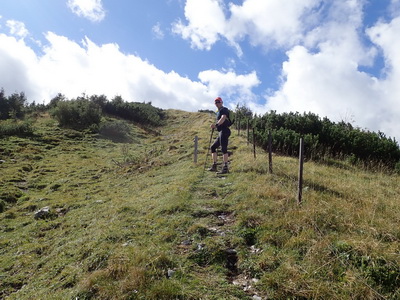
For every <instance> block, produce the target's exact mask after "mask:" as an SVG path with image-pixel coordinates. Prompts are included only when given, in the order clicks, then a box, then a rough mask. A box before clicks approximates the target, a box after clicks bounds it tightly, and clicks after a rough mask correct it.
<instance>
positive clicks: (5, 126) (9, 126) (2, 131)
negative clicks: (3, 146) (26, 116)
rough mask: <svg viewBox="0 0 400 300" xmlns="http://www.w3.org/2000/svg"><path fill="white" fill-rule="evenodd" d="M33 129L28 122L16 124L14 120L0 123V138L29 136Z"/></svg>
mask: <svg viewBox="0 0 400 300" xmlns="http://www.w3.org/2000/svg"><path fill="white" fill-rule="evenodd" d="M32 134H33V128H32V125H31V123H30V122H28V121H24V122H17V121H15V120H11V119H8V120H5V121H0V138H2V137H5V136H30V135H32Z"/></svg>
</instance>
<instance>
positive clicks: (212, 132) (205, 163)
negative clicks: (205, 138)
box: [203, 128, 214, 171]
mask: <svg viewBox="0 0 400 300" xmlns="http://www.w3.org/2000/svg"><path fill="white" fill-rule="evenodd" d="M213 134H214V128H212V129H211V135H210V142H209V143H208V148H207V156H206V159H205V161H204V168H203V171H204V170H205V169H206V165H207V158H208V155H209V153H210V147H211V141H212V137H213Z"/></svg>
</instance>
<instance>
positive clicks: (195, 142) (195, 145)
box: [194, 135, 199, 164]
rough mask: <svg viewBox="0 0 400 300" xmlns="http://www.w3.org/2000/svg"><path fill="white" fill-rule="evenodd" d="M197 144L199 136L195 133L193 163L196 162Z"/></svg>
mask: <svg viewBox="0 0 400 300" xmlns="http://www.w3.org/2000/svg"><path fill="white" fill-rule="evenodd" d="M198 144H199V137H198V136H197V135H196V136H195V137H194V163H195V164H197V153H198V152H197V151H198V150H197V149H198Z"/></svg>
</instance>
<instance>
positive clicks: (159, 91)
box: [0, 32, 258, 111]
mask: <svg viewBox="0 0 400 300" xmlns="http://www.w3.org/2000/svg"><path fill="white" fill-rule="evenodd" d="M46 39H47V41H48V44H47V45H46V46H45V47H44V48H43V49H42V51H43V53H44V54H43V55H41V56H38V55H37V54H35V53H34V51H33V50H32V49H31V48H30V47H29V46H28V45H27V44H25V42H24V41H23V40H17V39H15V38H14V37H9V36H7V35H5V34H0V78H6V80H2V84H3V86H2V87H3V88H4V89H5V92H6V93H12V92H20V91H23V92H25V94H26V95H27V98H28V100H29V101H36V102H39V103H42V102H45V103H48V102H49V101H50V100H51V99H52V98H53V97H54V96H56V95H57V94H58V93H62V94H64V95H65V96H67V97H68V98H75V97H77V96H80V95H81V94H82V93H85V94H87V95H94V94H96V95H101V94H104V95H106V96H107V97H108V98H109V99H111V98H113V97H114V96H116V95H120V96H122V97H123V99H125V100H126V101H139V102H143V101H145V102H148V101H151V102H152V103H153V105H155V106H157V107H160V108H176V109H182V110H187V111H197V110H199V109H210V108H214V105H213V99H214V98H215V97H216V95H221V93H224V92H226V93H227V92H228V91H229V92H230V93H236V94H240V95H244V94H247V93H249V89H251V87H252V86H253V85H256V84H257V82H258V80H257V78H256V75H255V74H248V75H243V76H242V75H236V74H234V73H233V72H228V73H226V74H221V73H219V72H213V71H212V70H210V71H207V72H204V73H201V74H200V75H199V76H200V77H201V78H202V80H203V82H196V81H192V80H190V79H188V78H186V77H182V76H180V75H179V74H177V73H176V72H174V71H172V72H169V73H165V72H163V71H161V70H159V69H157V68H156V67H155V66H154V65H152V64H150V63H149V62H147V61H144V60H142V59H141V58H140V57H137V56H135V55H129V54H124V53H122V52H121V51H120V50H119V47H118V45H116V44H105V45H96V44H95V43H93V42H92V41H91V40H90V39H88V38H86V39H85V40H84V41H82V43H80V44H78V43H76V42H74V41H71V40H69V39H68V38H66V37H63V36H59V35H56V34H55V33H51V32H49V33H47V34H46ZM222 77H225V78H222ZM221 79H224V80H225V81H229V83H228V82H227V83H226V84H228V85H229V89H228V88H227V87H226V85H225V84H219V83H218V84H217V83H215V81H219V80H221ZM235 91H236V92H235ZM227 103H229V101H227Z"/></svg>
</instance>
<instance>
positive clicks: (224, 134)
mask: <svg viewBox="0 0 400 300" xmlns="http://www.w3.org/2000/svg"><path fill="white" fill-rule="evenodd" d="M214 102H215V106H216V107H217V108H218V111H217V123H215V124H212V125H211V128H212V129H217V131H218V137H217V138H216V140H215V141H214V143H213V144H212V145H211V156H212V159H213V165H212V166H211V168H209V169H208V170H209V171H213V172H215V171H217V157H218V156H217V148H218V147H219V146H221V151H222V159H223V161H224V165H223V167H222V170H221V171H220V172H218V174H226V173H228V172H229V171H228V140H229V136H230V135H231V130H230V129H229V126H231V124H232V122H231V121H230V118H229V110H228V109H227V108H226V107H224V106H223V103H222V99H221V98H220V97H218V98H216V99H215V100H214Z"/></svg>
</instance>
